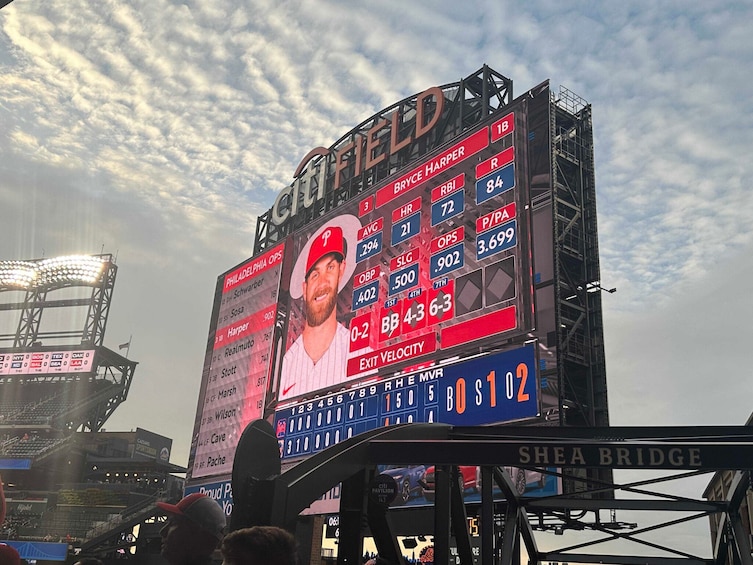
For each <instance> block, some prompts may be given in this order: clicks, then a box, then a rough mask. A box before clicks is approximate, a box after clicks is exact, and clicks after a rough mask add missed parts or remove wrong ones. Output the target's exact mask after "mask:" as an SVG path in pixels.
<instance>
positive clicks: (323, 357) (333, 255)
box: [278, 226, 350, 400]
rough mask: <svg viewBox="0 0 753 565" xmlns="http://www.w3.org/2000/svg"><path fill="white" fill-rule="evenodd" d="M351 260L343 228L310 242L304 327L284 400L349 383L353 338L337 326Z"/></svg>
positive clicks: (285, 375) (286, 371) (291, 357)
mask: <svg viewBox="0 0 753 565" xmlns="http://www.w3.org/2000/svg"><path fill="white" fill-rule="evenodd" d="M346 256H347V244H346V239H345V237H344V236H343V230H342V228H340V227H338V226H327V227H326V228H325V229H324V230H322V231H321V233H319V234H318V235H317V236H316V237H315V238H314V240H313V241H312V242H311V247H310V248H309V253H308V256H307V257H306V275H305V277H304V279H303V300H304V316H305V325H304V328H303V332H302V333H301V335H300V336H298V339H296V340H295V341H294V342H293V344H292V345H291V346H290V348H289V349H288V351H287V353H285V357H284V358H283V360H282V373H281V376H280V387H279V393H278V399H279V400H284V399H286V398H292V397H294V396H299V395H301V394H305V393H307V392H311V391H313V390H318V389H320V388H324V387H328V386H331V385H335V384H338V383H340V382H342V381H344V380H345V379H346V376H347V371H346V369H347V362H348V351H349V347H350V334H349V332H348V330H347V328H345V326H343V325H342V324H341V323H339V322H338V321H337V293H338V291H339V288H340V281H341V280H342V278H343V275H344V273H345V261H346Z"/></svg>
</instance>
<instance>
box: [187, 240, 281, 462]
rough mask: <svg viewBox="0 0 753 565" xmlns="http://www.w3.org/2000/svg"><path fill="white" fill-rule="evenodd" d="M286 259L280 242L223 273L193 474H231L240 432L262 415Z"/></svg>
mask: <svg viewBox="0 0 753 565" xmlns="http://www.w3.org/2000/svg"><path fill="white" fill-rule="evenodd" d="M282 258H283V246H282V245H280V246H277V247H276V248H274V249H272V250H270V251H268V252H266V253H264V254H263V255H260V256H258V257H256V258H254V259H252V260H250V261H248V262H246V263H244V264H243V265H241V266H240V267H238V268H237V269H234V270H233V271H231V272H229V273H228V274H226V275H225V276H224V279H223V287H222V298H221V302H220V307H219V314H218V317H217V320H216V328H217V329H216V332H215V338H214V344H213V349H212V352H211V361H210V368H209V375H208V378H207V386H206V392H205V394H204V399H203V405H202V407H201V414H200V420H199V432H198V437H197V444H196V455H195V457H194V465H193V474H192V476H194V477H204V476H209V475H218V474H223V473H229V472H231V471H232V465H233V454H234V453H235V447H236V445H237V443H238V439H239V437H240V434H241V433H242V432H243V429H244V428H245V426H246V424H248V423H249V422H251V421H252V420H256V419H258V418H262V417H263V413H264V395H265V390H266V385H267V373H268V371H269V365H270V355H271V351H272V342H273V330H274V323H275V316H276V313H277V299H278V292H279V285H280V273H281V270H282Z"/></svg>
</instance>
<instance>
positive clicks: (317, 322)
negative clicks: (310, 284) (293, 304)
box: [305, 287, 337, 327]
mask: <svg viewBox="0 0 753 565" xmlns="http://www.w3.org/2000/svg"><path fill="white" fill-rule="evenodd" d="M322 294H326V295H327V299H326V300H324V301H322V302H315V299H316V296H315V297H314V298H312V299H311V300H306V301H305V314H306V323H307V324H308V325H309V326H311V327H317V326H321V325H322V324H323V323H324V322H325V321H326V320H327V318H329V317H330V315H331V314H332V312H333V311H334V309H335V306H336V305H337V293H336V292H334V290H332V288H331V287H326V288H323V289H321V291H320V292H319V294H318V296H321V295H322Z"/></svg>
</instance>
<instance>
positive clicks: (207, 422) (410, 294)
mask: <svg viewBox="0 0 753 565" xmlns="http://www.w3.org/2000/svg"><path fill="white" fill-rule="evenodd" d="M544 95H545V96H548V91H547V92H546V93H545V94H544ZM527 105H528V100H527V99H526V98H525V97H523V98H521V99H519V100H516V101H514V102H513V103H511V104H509V105H508V106H506V107H505V108H504V109H503V110H500V111H498V112H497V114H496V115H492V116H491V117H490V118H489V119H488V120H486V121H484V122H482V123H480V124H478V125H477V126H476V127H474V128H473V129H470V130H468V131H466V132H465V133H464V134H463V135H461V136H458V137H457V138H455V139H453V140H451V141H449V142H448V143H446V144H445V145H444V146H442V147H440V148H438V149H437V150H435V151H433V152H431V153H428V154H426V155H425V156H424V157H422V158H420V159H416V160H415V161H413V162H411V163H410V165H408V166H406V167H404V168H403V169H401V170H399V171H397V172H396V173H395V174H394V175H393V176H392V177H390V178H388V179H387V180H386V181H384V182H381V183H379V184H377V185H376V186H374V187H372V188H371V189H370V190H368V191H364V192H363V193H361V194H359V195H358V196H357V197H355V198H352V199H351V200H349V201H348V202H346V203H345V204H343V205H341V206H339V207H338V208H336V209H335V210H333V211H332V212H331V213H330V214H328V215H326V216H324V217H322V218H321V219H319V220H317V221H315V222H312V223H310V224H308V225H306V226H304V227H303V228H302V229H300V230H298V231H297V232H295V233H293V234H291V235H289V236H287V237H285V238H284V239H283V240H282V241H280V242H279V243H278V244H277V245H276V246H275V247H274V248H271V249H269V250H267V251H265V252H263V253H262V254H261V255H259V256H258V257H255V258H252V259H250V260H248V261H246V262H245V263H243V264H241V265H239V266H238V267H235V268H234V269H232V270H231V271H229V272H228V273H226V274H224V275H222V276H221V277H220V278H219V280H218V287H217V288H218V291H217V294H216V297H215V308H214V312H213V318H212V322H211V326H210V337H209V346H208V351H207V357H206V361H205V365H204V378H203V380H202V391H201V395H200V401H199V410H198V411H197V418H196V426H195V430H194V444H193V445H192V453H191V459H190V461H189V483H191V482H192V481H193V482H194V483H195V482H196V481H195V480H194V479H197V478H208V477H217V476H220V475H225V476H227V475H229V474H230V472H231V471H232V460H233V454H234V449H235V446H236V444H237V441H238V439H239V437H240V434H241V433H242V431H243V429H244V427H245V425H246V423H248V422H249V421H251V420H253V419H256V418H261V417H265V418H274V424H275V428H276V430H277V435H278V439H279V442H280V448H281V454H282V456H283V458H284V459H290V460H291V461H295V460H296V459H297V458H300V457H305V456H308V455H310V454H311V453H314V452H316V451H318V450H320V449H324V448H326V447H327V446H329V445H331V444H332V443H335V442H337V441H339V440H340V439H343V438H346V437H349V436H351V435H353V434H356V433H360V432H361V431H365V430H368V429H371V428H373V427H376V426H384V425H390V424H396V423H401V422H446V423H452V424H458V425H475V424H486V423H496V422H508V421H519V420H523V419H528V418H532V417H536V416H537V415H538V414H539V413H540V389H539V381H538V363H539V361H538V350H537V348H536V346H535V344H533V343H531V338H530V336H531V332H532V331H533V329H534V307H533V275H532V265H531V249H530V238H531V233H530V230H531V228H530V221H531V219H530V214H531V210H530V206H529V203H530V195H529V186H528V185H529V182H528V178H529V172H528V156H527V151H528V142H529V131H528V128H527ZM262 265H263V266H262ZM241 273H243V274H242V275H241ZM232 281H235V282H234V283H233V282H232ZM233 284H235V285H236V286H233Z"/></svg>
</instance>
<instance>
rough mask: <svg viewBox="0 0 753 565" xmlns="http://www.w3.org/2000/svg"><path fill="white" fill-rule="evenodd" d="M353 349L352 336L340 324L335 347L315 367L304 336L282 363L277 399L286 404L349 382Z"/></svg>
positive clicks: (326, 352) (332, 344) (333, 340)
mask: <svg viewBox="0 0 753 565" xmlns="http://www.w3.org/2000/svg"><path fill="white" fill-rule="evenodd" d="M349 348H350V332H348V330H347V328H345V326H343V325H342V324H340V323H338V324H337V330H336V332H335V336H334V338H333V339H332V343H330V344H329V347H328V348H327V351H325V352H324V355H322V358H321V359H319V361H317V362H316V363H314V362H313V361H312V360H311V357H309V355H308V353H306V348H305V347H304V346H303V334H301V335H299V336H298V339H296V340H295V341H294V342H293V345H291V346H290V349H288V351H287V353H285V357H283V359H282V373H281V375H280V389H279V392H278V395H277V399H278V400H285V399H287V398H292V397H294V396H300V395H301V394H304V393H307V392H311V391H313V390H319V389H320V388H326V387H329V386H331V385H336V384H338V383H341V382H343V381H345V380H346V379H347V366H348V350H349Z"/></svg>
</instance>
